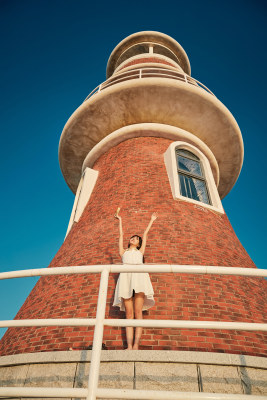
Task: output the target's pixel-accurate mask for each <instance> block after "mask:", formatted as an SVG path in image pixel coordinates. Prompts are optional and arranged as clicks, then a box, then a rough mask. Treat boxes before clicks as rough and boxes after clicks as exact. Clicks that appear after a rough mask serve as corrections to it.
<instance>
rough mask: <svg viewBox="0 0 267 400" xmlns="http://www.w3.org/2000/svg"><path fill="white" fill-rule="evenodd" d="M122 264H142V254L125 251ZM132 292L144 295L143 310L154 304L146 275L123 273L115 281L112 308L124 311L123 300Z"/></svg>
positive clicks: (142, 273) (150, 285)
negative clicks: (115, 307)
mask: <svg viewBox="0 0 267 400" xmlns="http://www.w3.org/2000/svg"><path fill="white" fill-rule="evenodd" d="M122 262H123V264H143V254H142V253H141V251H139V250H136V249H132V250H130V249H129V250H126V251H125V252H124V254H123V256H122ZM133 291H135V293H140V292H142V293H144V294H145V300H144V305H143V310H147V309H148V308H150V307H152V306H153V305H154V304H155V300H154V297H153V295H154V291H153V287H152V284H151V281H150V278H149V275H148V273H145V272H133V273H132V272H123V273H120V275H119V278H118V281H117V285H116V289H115V296H114V302H113V306H117V307H120V310H121V311H125V307H124V302H123V299H129V298H131V297H132V296H133Z"/></svg>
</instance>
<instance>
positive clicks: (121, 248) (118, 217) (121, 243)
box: [114, 208, 125, 257]
mask: <svg viewBox="0 0 267 400" xmlns="http://www.w3.org/2000/svg"><path fill="white" fill-rule="evenodd" d="M119 212H120V208H118V209H117V211H116V214H115V215H114V217H115V218H117V219H118V220H119V230H120V238H119V253H120V256H121V257H122V255H123V253H124V252H125V250H124V248H123V230H122V219H121V217H120V216H119Z"/></svg>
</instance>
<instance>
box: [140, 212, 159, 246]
mask: <svg viewBox="0 0 267 400" xmlns="http://www.w3.org/2000/svg"><path fill="white" fill-rule="evenodd" d="M157 218H158V214H157V213H153V214H152V215H151V218H150V221H149V224H148V226H147V228H146V230H145V232H144V234H143V242H142V246H141V248H140V251H141V253H142V254H144V253H145V249H146V241H147V234H148V232H149V229H150V228H151V226H152V224H153V222H154V221H155V220H156V219H157Z"/></svg>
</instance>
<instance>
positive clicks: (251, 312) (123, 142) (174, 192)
mask: <svg viewBox="0 0 267 400" xmlns="http://www.w3.org/2000/svg"><path fill="white" fill-rule="evenodd" d="M243 154H244V150H243V141H242V135H241V132H240V129H239V127H238V124H237V122H236V120H235V119H234V117H233V115H232V114H231V112H230V111H229V110H228V109H227V108H226V106H225V105H224V104H222V102H221V101H220V100H219V99H218V98H217V97H216V95H215V94H213V93H212V91H211V90H210V89H209V88H207V87H206V86H205V85H204V84H202V83H201V82H199V81H197V80H196V79H194V77H192V76H191V67H190V62H189V59H188V56H187V54H186V52H185V51H184V49H183V48H182V46H181V45H180V44H179V43H178V42H177V41H176V40H174V39H173V38H171V37H170V36H168V35H165V34H163V33H159V32H151V31H145V32H138V33H135V34H133V35H130V36H128V37H127V38H126V39H124V40H122V41H121V42H120V43H119V44H118V45H117V46H116V47H115V49H114V50H113V51H112V53H111V55H110V57H109V60H108V63H107V76H106V80H105V81H104V82H103V83H101V84H100V85H99V86H97V88H96V89H94V90H93V91H92V92H91V93H90V94H89V95H88V96H87V97H86V99H85V100H84V101H83V103H82V104H81V105H80V106H79V107H78V108H77V109H76V110H75V111H74V112H73V114H72V115H71V116H70V118H69V120H68V121H67V123H66V125H65V127H64V129H63V131H62V134H61V137H60V142H59V163H60V168H61V171H62V175H63V177H64V179H65V181H66V184H67V185H68V186H69V188H70V190H71V191H72V192H73V193H74V195H75V199H74V204H73V209H72V212H71V215H70V220H69V224H68V228H67V232H66V237H65V240H64V243H63V244H62V246H61V248H60V249H59V251H58V253H57V254H56V256H55V257H54V259H53V260H52V262H51V264H50V265H49V268H54V267H66V266H85V265H86V266H90V265H92V266H93V265H101V264H120V263H121V259H120V257H119V251H118V237H119V231H118V224H117V221H116V220H115V219H114V213H115V212H116V210H117V208H118V207H120V208H121V216H122V220H123V227H124V237H125V243H124V246H125V247H126V246H127V242H126V240H127V238H129V237H130V236H131V235H132V234H138V235H142V233H143V231H144V229H145V228H146V226H147V223H148V221H149V218H150V215H151V213H152V212H157V213H158V219H157V221H156V223H155V224H154V225H153V226H152V228H151V230H150V232H149V238H148V245H147V248H146V254H145V263H146V264H152V265H155V266H156V265H159V264H160V265H162V264H165V265H173V264H174V265H187V266H192V268H193V266H211V267H212V266H214V267H216V266H223V267H229V268H230V267H239V268H256V266H255V265H254V263H253V261H252V260H251V259H250V257H249V255H248V254H247V252H246V250H245V249H244V248H243V246H242V245H241V243H240V241H239V240H238V238H237V236H236V234H235V232H234V230H233V228H232V226H231V224H230V222H229V220H228V218H227V215H226V213H225V211H224V208H223V205H222V199H223V198H224V197H225V196H226V195H227V194H228V193H229V192H230V191H231V189H232V188H233V186H234V185H235V183H236V181H237V179H238V176H239V174H240V171H241V167H242V163H243ZM117 277H118V274H111V276H110V279H109V289H108V296H107V298H108V300H107V306H106V318H114V319H115V318H124V313H122V312H120V311H119V310H118V309H116V308H114V307H112V303H113V296H114V289H115V285H116V280H117ZM150 277H151V281H152V285H153V288H154V292H155V306H154V307H153V308H151V309H149V311H147V312H145V313H144V318H145V319H146V318H147V319H152V320H153V319H159V320H161V319H162V320H164V319H167V320H195V321H198V320H199V321H222V322H223V321H225V322H226V321H229V322H231V321H232V322H237V321H240V322H258V323H263V322H264V321H265V313H264V311H265V310H266V281H265V280H264V279H262V278H255V277H244V276H231V277H229V276H227V275H226V276H221V275H208V274H207V275H194V274H190V273H189V274H188V273H187V274H185V273H181V274H174V273H164V274H162V273H157V272H154V273H152V274H150ZM98 286H99V276H98V275H94V274H79V275H66V276H65V275H62V276H61V275H59V276H53V277H52V276H49V277H48V276H47V277H42V278H40V280H39V281H38V282H37V284H36V286H35V287H34V289H33V290H32V292H31V293H30V295H29V296H28V298H27V299H26V301H25V303H24V305H23V306H22V308H21V309H20V310H19V312H18V314H17V316H16V319H40V318H44V319H45V318H95V314H96V305H97V298H98ZM92 341H93V329H92V328H91V327H89V328H88V327H24V328H10V329H9V330H8V331H7V332H6V334H5V335H4V337H3V339H2V340H1V343H0V345H1V347H0V349H1V356H2V357H1V358H2V359H3V358H4V359H5V360H7V361H5V362H6V364H5V365H6V366H7V365H10V366H9V367H8V368H12V367H11V365H17V366H18V365H26V364H27V365H29V363H30V366H29V368H32V371H36V369H34V368H37V367H36V366H37V365H45V363H47V364H49V363H50V364H52V365H54V364H53V363H54V362H55V361H53V360H55V358H56V357H59V358H58V359H57V361H56V362H57V363H62V364H64V365H65V366H66V365H68V366H69V365H70V364H71V367H69V371H70V372H69V374H70V375H71V376H72V378H71V379H72V382H76V383H77V379H78V378H77V371H78V367H77V366H78V365H80V364H81V362H84V363H85V364H86V362H88V358H86V357H87V356H85V358H84V359H83V360H82V361H81V359H80V358H79V357H80V356H78V354H80V351H81V350H77V351H76V352H75V351H73V352H70V351H69V349H70V348H73V349H75V348H77V349H83V348H88V347H89V346H90V345H91V344H92ZM103 345H104V347H105V348H106V349H107V350H108V351H107V352H106V355H104V357H106V358H105V359H104V361H105V362H106V364H108V363H112V362H113V363H116V367H118V370H119V371H120V372H119V373H118V376H121V375H122V371H123V368H126V369H127V368H128V369H129V370H130V369H131V368H132V364H134V365H135V366H136V365H138V368H139V373H140V375H139V378H138V375H134V378H129V379H128V378H127V379H126V380H125V382H126V383H125V382H124V381H123V379H122V381H123V383H121V385H122V387H124V386H123V385H124V384H125V385H126V386H127V384H129V385H132V384H133V382H139V384H137V386H136V388H138V385H139V387H142V385H143V386H146V385H147V386H149V383H147V384H145V383H144V382H148V381H149V372H148V371H150V372H151V371H152V372H151V373H152V375H153V376H154V375H155V376H158V381H157V382H158V383H157V384H158V385H160V382H161V381H162V377H161V375H159V374H158V373H157V371H156V370H154V368H155V365H156V364H157V363H158V364H157V367H156V369H157V370H161V369H164V368H165V367H164V365H165V364H166V365H167V364H168V365H167V366H166V369H168V368H174V366H175V368H177V370H176V372H175V373H174V372H172V373H171V374H170V375H168V376H173V374H174V375H175V376H176V377H177V376H178V377H180V378H181V376H182V374H183V372H182V371H187V372H186V373H185V377H184V378H183V379H184V380H183V379H182V378H181V379H180V378H179V379H178V380H177V382H178V381H179V382H180V383H181V382H187V381H188V379H189V378H190V379H189V381H190V382H191V383H190V384H188V385H189V386H187V388H188V387H189V389H190V388H191V389H190V390H192V391H198V390H200V391H214V390H215V391H219V390H216V388H217V389H218V387H220V382H221V381H220V379H221V380H222V382H223V383H222V384H221V386H222V387H221V391H226V393H227V390H228V389H227V384H226V382H228V381H229V379H232V380H233V381H234V382H235V383H234V384H233V385H232V386H234V389H233V387H231V389H230V388H229V390H234V393H247V392H246V391H245V390H247V389H246V388H247V387H248V385H250V386H249V387H250V390H251V391H253V390H255V391H256V392H257V390H258V391H259V393H263V389H262V387H261V386H260V384H259V383H258V384H256V383H255V382H256V381H259V380H261V381H262V380H263V378H262V376H263V375H262V373H263V364H262V363H263V360H264V357H266V334H264V333H263V332H260V331H250V332H248V331H244V330H242V331H240V330H225V329H222V330H218V329H217V330H215V329H208V330H207V329H176V328H168V329H167V328H166V329H165V328H164V329H155V328H146V329H144V333H143V337H142V341H141V344H140V349H141V350H142V351H143V355H142V352H139V351H138V352H136V353H135V354H131V355H129V356H127V355H120V356H118V358H116V356H115V355H114V354H115V353H114V352H113V353H112V351H114V350H116V351H117V354H121V353H120V352H119V350H121V349H123V348H124V347H125V345H126V337H125V330H124V328H117V327H106V328H105V329H104V336H103ZM109 351H111V353H112V356H110V358H109V355H108V354H109ZM170 351H172V353H169V352H170ZM41 353H42V357H45V356H44V354H46V355H47V358H46V359H45V360H46V361H44V359H42V361H40V360H41V358H40V354H41ZM63 353H64V354H63ZM111 353H110V354H111ZM126 353H127V352H124V354H126ZM148 353H149V356H148V355H147V356H146V354H148ZM25 354H30V356H29V358H28V359H29V360H30V361H28V362H27V363H26V361H25V364H23V362H22V361H20V364H19V361H17V363H18V364H16V361H14V360H21V359H22V358H23V355H25ZM51 354H53V357H54V358H53V357H52V356H51ZM60 354H61V355H60ZM8 357H10V358H8ZM16 357H17V358H16ZM21 357H22V358H21ZM60 357H62V358H60ZM127 357H128V359H127ZM138 357H139V358H138ZM8 360H10V364H8V362H9V361H8ZM12 360H13V361H12ZM38 360H39V361H38ZM170 360H171V364H170V363H169V362H170ZM190 360H191V361H190ZM244 360H245V361H244ZM0 361H1V359H0ZM12 362H13V364H12ZM75 363H76V364H75ZM131 363H132V364H131ZM151 363H154V364H153V365H151ZM74 364H75V368H74V366H73V365H74ZM126 364H131V366H129V365H126ZM141 364H142V365H141ZM110 365H111V364H110ZM199 365H200V367H199ZM34 366H35V367H34ZM189 366H190V368H191V367H192V368H191V369H190V368H189ZM210 366H213V367H212V368H213V370H216V373H215V376H217V377H218V382H219V383H218V382H217V383H216V382H215V383H214V385H213V386H212V383H209V376H213V375H209V374H210V373H211V372H210V369H209V368H211V367H210ZM2 368H4V366H3V367H2ZM38 368H39V367H38ZM62 368H63V367H62ZM103 368H104V367H103ZM138 368H137V369H138ZM142 368H143V369H142ZM146 368H147V369H146ZM179 368H180V369H179ZM188 368H189V369H188ZM216 368H217V369H216ZM128 369H127V371H128ZM137 369H134V372H133V374H137V372H136V371H137ZM25 371H26V370H25ZM27 371H28V370H27ZM140 371H141V372H140ZM177 371H178V372H177ZM193 371H194V372H193ZM244 371H245V372H244ZM6 373H7V372H6ZM27 373H28V372H25V374H26V375H25V382H26V381H27V376H28V375H27ZM187 373H188V375H186V374H187ZM115 374H116V371H115ZM127 374H128V372H127ZM127 374H126V375H127ZM129 374H130V376H131V377H132V376H133V375H131V372H129ZM162 374H163V375H162V376H165V375H164V371H162ZM216 374H217V375H216ZM242 374H243V375H242ZM253 374H255V375H253ZM257 374H258V375H257ZM104 375H105V374H104ZM127 376H128V375H127ZM140 376H142V377H143V378H140ZM256 376H257V378H255V377H256ZM144 377H145V378H144ZM188 377H189V378H188ZM146 378H147V379H146ZM187 378H188V379H187ZM228 378H229V379H228ZM138 379H139V381H138ZM155 379H156V378H155ZM166 379H167V380H168V379H169V378H166ZM227 379H228V381H227ZM253 379H254V380H253ZM156 380H157V379H156ZM163 381H164V380H163ZM127 382H128V383H127ZM129 382H130V383H129ZM177 382H176V383H177ZM179 382H178V383H177V385H178V386H179ZM192 382H193V383H192ZM244 382H245V383H244ZM248 382H250V383H249V384H248ZM253 382H254V383H253ZM82 384H83V383H82ZM134 384H136V383H134ZM162 385H163V386H164V383H162ZM181 385H182V384H181ZM205 385H206V386H205ZM216 385H217V386H216ZM257 385H258V386H257ZM50 386H51V385H50ZM115 387H116V386H115ZM211 387H212V389H211ZM201 388H202V390H201ZM253 388H254V389H253ZM181 390H185V387H184V388H182V389H181ZM230 393H232V392H231V391H230Z"/></svg>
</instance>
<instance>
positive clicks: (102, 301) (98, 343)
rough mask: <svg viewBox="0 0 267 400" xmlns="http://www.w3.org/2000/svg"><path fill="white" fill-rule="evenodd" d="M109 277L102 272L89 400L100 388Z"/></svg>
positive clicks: (89, 383)
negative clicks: (99, 380)
mask: <svg viewBox="0 0 267 400" xmlns="http://www.w3.org/2000/svg"><path fill="white" fill-rule="evenodd" d="M108 277H109V271H108V269H107V268H105V269H104V270H103V271H102V272H101V279H100V286H99V294H98V301H97V311H96V324H95V331H94V340H93V348H92V357H91V363H90V373H89V379H88V395H87V398H86V399H87V400H95V399H96V390H97V386H98V379H99V369H100V356H101V349H102V339H103V331H104V319H105V310H106V301H107V291H108Z"/></svg>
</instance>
